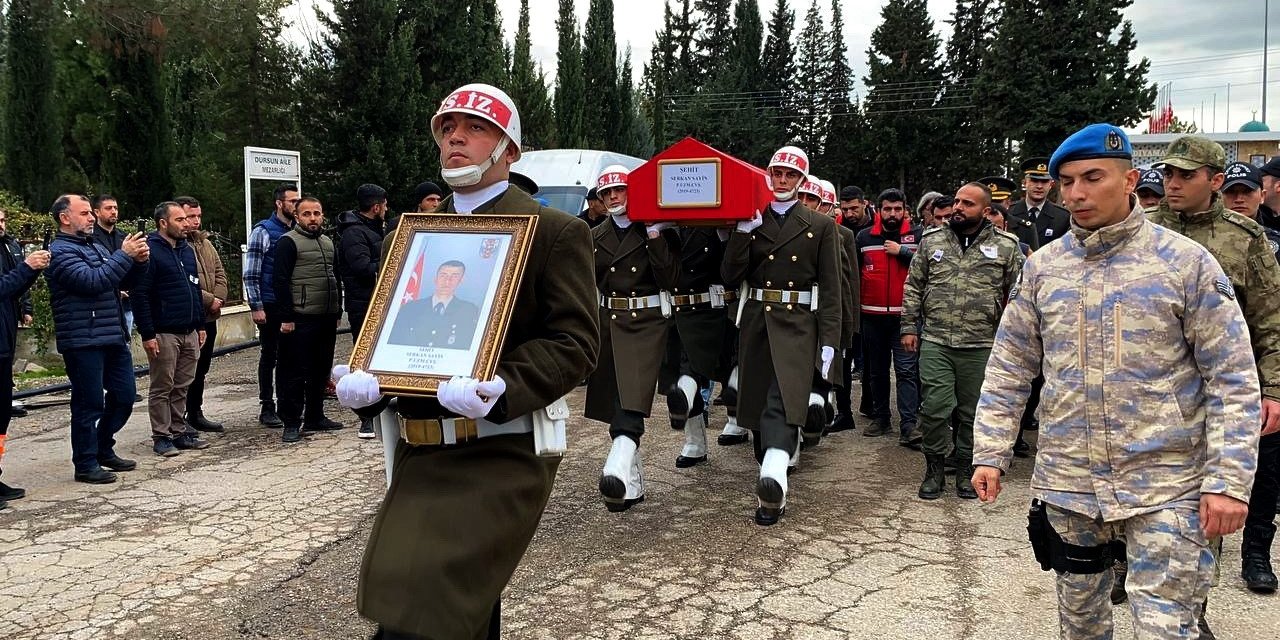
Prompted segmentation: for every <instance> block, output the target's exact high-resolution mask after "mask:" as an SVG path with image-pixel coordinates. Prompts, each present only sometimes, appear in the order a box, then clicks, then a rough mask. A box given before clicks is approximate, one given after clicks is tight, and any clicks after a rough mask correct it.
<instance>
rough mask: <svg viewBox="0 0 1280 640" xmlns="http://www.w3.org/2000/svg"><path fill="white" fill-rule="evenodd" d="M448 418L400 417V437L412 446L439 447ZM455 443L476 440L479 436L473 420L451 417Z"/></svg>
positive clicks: (441, 444)
mask: <svg viewBox="0 0 1280 640" xmlns="http://www.w3.org/2000/svg"><path fill="white" fill-rule="evenodd" d="M449 419H450V418H444V419H437V418H400V437H401V438H403V439H404V441H405V442H406V443H408V444H409V445H410V446H414V447H439V446H444V445H448V444H450V443H448V442H445V437H444V435H445V427H444V425H445V420H449ZM452 420H453V429H454V440H455V443H456V444H461V443H463V442H470V441H472V440H477V439H479V437H480V434H479V430H478V429H477V424H476V421H475V420H472V419H471V418H452Z"/></svg>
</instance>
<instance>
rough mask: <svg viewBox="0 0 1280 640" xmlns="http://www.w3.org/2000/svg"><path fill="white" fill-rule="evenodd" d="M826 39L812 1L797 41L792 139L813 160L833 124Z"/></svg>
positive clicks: (816, 2)
mask: <svg viewBox="0 0 1280 640" xmlns="http://www.w3.org/2000/svg"><path fill="white" fill-rule="evenodd" d="M826 38H827V29H826V27H825V26H823V23H822V14H821V13H819V12H818V0H812V2H810V4H809V10H808V12H806V13H805V17H804V30H803V31H801V32H800V35H799V37H798V38H797V41H798V46H797V58H798V60H797V65H796V75H795V84H794V85H793V89H794V93H793V94H792V95H793V96H794V99H793V101H792V107H793V109H794V110H795V114H796V120H795V122H793V123H792V128H791V138H792V139H794V140H796V142H797V144H798V145H799V146H800V148H801V149H804V150H805V151H806V152H807V153H808V154H809V156H810V157H811V158H816V157H818V156H820V155H822V147H823V143H824V142H825V141H826V137H827V127H828V126H829V124H830V120H831V118H830V115H829V114H830V112H829V111H828V110H827V106H828V105H827V100H826V96H827V94H828V87H827V86H826V81H827V79H828V77H829V74H828V73H827V61H828V58H829V56H830V53H829V52H828V51H827V48H826V45H827V42H826Z"/></svg>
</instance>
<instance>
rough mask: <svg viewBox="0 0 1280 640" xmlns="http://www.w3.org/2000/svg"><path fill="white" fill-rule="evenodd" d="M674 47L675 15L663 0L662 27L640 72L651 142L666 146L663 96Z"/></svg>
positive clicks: (666, 105)
mask: <svg viewBox="0 0 1280 640" xmlns="http://www.w3.org/2000/svg"><path fill="white" fill-rule="evenodd" d="M677 53H678V52H677V47H676V39H675V16H674V15H673V14H672V13H671V0H666V2H665V3H664V8H663V13H662V30H661V31H659V32H658V33H657V36H656V37H655V38H654V41H653V46H652V47H651V48H650V49H649V62H647V63H645V65H644V72H643V80H642V86H643V89H642V91H643V97H644V99H643V105H642V111H643V113H647V114H648V117H649V121H650V123H651V124H652V137H653V142H654V145H655V146H657V147H661V148H666V147H667V146H668V144H669V140H668V138H667V134H666V128H667V127H666V123H667V111H668V109H669V104H670V99H669V98H668V97H667V96H668V93H669V92H670V90H671V87H672V86H673V84H672V82H673V78H674V77H675V66H676V56H677Z"/></svg>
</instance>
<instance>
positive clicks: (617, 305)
mask: <svg viewBox="0 0 1280 640" xmlns="http://www.w3.org/2000/svg"><path fill="white" fill-rule="evenodd" d="M628 302H629V300H628V299H627V298H609V308H610V309H615V310H617V309H622V310H626V309H628V308H630V307H629V305H628Z"/></svg>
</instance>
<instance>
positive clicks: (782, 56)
mask: <svg viewBox="0 0 1280 640" xmlns="http://www.w3.org/2000/svg"><path fill="white" fill-rule="evenodd" d="M795 23H796V14H795V12H794V11H792V10H791V9H789V8H788V7H787V0H776V1H775V3H774V5H773V11H772V12H771V13H770V14H769V25H768V35H767V36H766V37H765V41H764V50H763V51H762V52H761V54H760V75H761V77H762V78H763V80H764V81H763V83H762V87H761V89H762V91H761V95H762V96H764V98H763V99H762V100H761V104H760V110H761V113H762V116H761V117H762V119H763V120H764V121H765V122H766V127H765V129H764V131H765V136H764V137H765V141H764V142H763V143H762V144H763V146H764V147H767V148H768V149H769V151H766V152H765V153H770V152H771V151H772V150H773V149H777V148H778V147H781V146H783V145H785V144H787V143H788V142H789V141H790V138H789V137H788V131H790V129H791V126H792V122H793V121H794V116H793V115H792V114H793V111H792V109H793V107H792V103H791V96H792V95H793V93H792V92H793V89H794V87H795V82H796V61H795V51H794V49H793V48H792V46H791V32H792V31H793V30H794V29H795ZM764 160H767V157H760V158H759V159H757V160H756V161H757V162H762V161H764Z"/></svg>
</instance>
